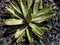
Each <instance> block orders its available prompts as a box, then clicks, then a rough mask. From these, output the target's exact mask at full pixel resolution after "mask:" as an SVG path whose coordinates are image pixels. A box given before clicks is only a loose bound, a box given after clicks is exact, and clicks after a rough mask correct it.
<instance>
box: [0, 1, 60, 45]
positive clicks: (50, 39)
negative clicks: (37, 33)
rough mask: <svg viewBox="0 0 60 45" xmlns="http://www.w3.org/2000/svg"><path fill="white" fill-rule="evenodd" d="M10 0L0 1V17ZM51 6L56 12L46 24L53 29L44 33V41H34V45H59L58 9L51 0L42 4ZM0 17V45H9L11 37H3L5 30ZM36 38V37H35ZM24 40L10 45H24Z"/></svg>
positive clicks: (59, 17) (59, 15)
mask: <svg viewBox="0 0 60 45" xmlns="http://www.w3.org/2000/svg"><path fill="white" fill-rule="evenodd" d="M10 1H12V0H0V16H3V13H4V12H6V10H5V9H4V7H5V6H6V5H9V2H10ZM48 2H49V4H50V5H52V6H53V9H55V11H56V12H57V14H56V16H55V17H54V18H53V19H51V20H49V21H48V24H51V25H52V26H53V29H52V30H51V31H50V32H49V31H45V37H46V39H45V40H40V39H37V40H36V41H35V45H60V9H59V7H57V6H56V5H57V3H54V1H53V0H50V1H49V0H44V3H48ZM1 18H3V17H0V45H9V44H10V43H11V42H12V39H13V35H14V34H12V35H9V36H7V37H3V33H4V32H5V31H6V28H3V27H2V26H3V25H2V24H3V23H2V22H3V21H2V19H1ZM36 38H37V37H36ZM24 42H25V39H24V38H23V40H22V42H21V43H18V44H16V43H13V44H12V45H25V43H24Z"/></svg>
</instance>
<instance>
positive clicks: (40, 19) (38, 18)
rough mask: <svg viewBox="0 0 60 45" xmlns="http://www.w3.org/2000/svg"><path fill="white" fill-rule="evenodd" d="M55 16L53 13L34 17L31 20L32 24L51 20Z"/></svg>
mask: <svg viewBox="0 0 60 45" xmlns="http://www.w3.org/2000/svg"><path fill="white" fill-rule="evenodd" d="M55 15H56V14H55V13H53V12H49V13H46V14H44V15H41V16H36V17H34V18H32V22H35V23H41V22H43V21H47V20H49V19H51V18H52V17H54V16H55Z"/></svg>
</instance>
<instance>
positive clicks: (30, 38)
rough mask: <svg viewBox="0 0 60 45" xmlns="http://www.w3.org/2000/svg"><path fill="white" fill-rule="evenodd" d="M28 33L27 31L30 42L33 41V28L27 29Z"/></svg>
mask: <svg viewBox="0 0 60 45" xmlns="http://www.w3.org/2000/svg"><path fill="white" fill-rule="evenodd" d="M26 33H27V37H28V40H29V42H31V43H33V42H34V40H33V37H32V32H31V30H29V29H26Z"/></svg>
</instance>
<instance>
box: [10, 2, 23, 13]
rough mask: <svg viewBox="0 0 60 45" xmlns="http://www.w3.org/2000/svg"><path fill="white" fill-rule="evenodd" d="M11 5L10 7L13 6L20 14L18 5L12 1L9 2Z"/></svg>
mask: <svg viewBox="0 0 60 45" xmlns="http://www.w3.org/2000/svg"><path fill="white" fill-rule="evenodd" d="M11 5H12V7H13V8H14V9H15V10H16V11H17V12H19V13H20V14H22V13H21V11H20V9H19V7H18V5H16V4H15V3H13V2H11Z"/></svg>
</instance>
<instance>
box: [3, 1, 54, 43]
mask: <svg viewBox="0 0 60 45" xmlns="http://www.w3.org/2000/svg"><path fill="white" fill-rule="evenodd" d="M17 1H18V4H17V3H14V2H11V3H10V4H11V5H10V6H6V7H5V8H6V9H7V10H8V11H9V12H7V13H5V14H7V16H8V17H9V18H6V19H4V25H7V26H8V27H9V30H7V33H13V32H15V39H16V42H17V43H18V42H20V41H21V40H22V38H23V36H24V35H27V37H28V40H29V42H34V38H33V34H32V33H34V34H35V35H36V36H38V37H39V38H41V39H42V38H43V36H44V30H50V29H51V28H52V27H51V26H50V25H48V24H47V23H42V22H44V21H47V20H49V19H51V18H53V17H54V16H55V12H54V11H52V7H51V6H50V5H45V6H44V7H43V8H40V6H41V5H42V0H39V1H37V2H36V1H35V0H17Z"/></svg>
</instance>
